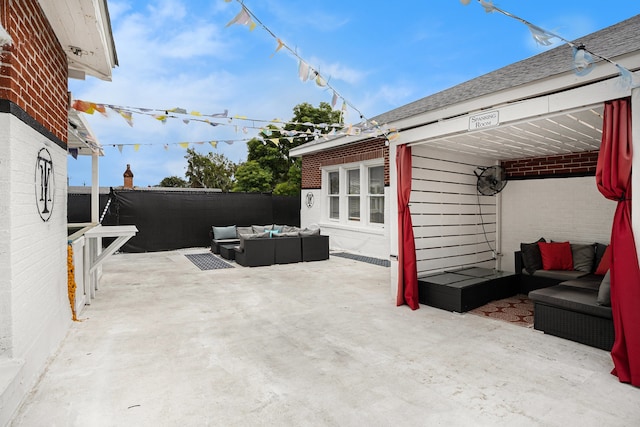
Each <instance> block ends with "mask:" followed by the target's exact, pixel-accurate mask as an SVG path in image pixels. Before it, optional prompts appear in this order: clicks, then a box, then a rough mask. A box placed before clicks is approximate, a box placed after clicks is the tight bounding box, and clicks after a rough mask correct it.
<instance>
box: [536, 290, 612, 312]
mask: <svg viewBox="0 0 640 427" xmlns="http://www.w3.org/2000/svg"><path fill="white" fill-rule="evenodd" d="M596 297H597V293H596V292H594V291H592V290H590V289H580V288H574V287H568V286H563V285H556V286H551V287H549V288H542V289H537V290H535V291H531V292H529V298H530V299H531V300H532V301H534V302H535V303H542V304H547V305H551V306H555V307H560V308H565V309H567V310H572V311H576V312H579V313H585V314H589V315H592V316H598V317H603V318H607V319H611V318H612V315H611V308H609V307H603V306H601V305H598V304H597V302H596Z"/></svg>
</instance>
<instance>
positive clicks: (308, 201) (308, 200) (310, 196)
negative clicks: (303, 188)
mask: <svg viewBox="0 0 640 427" xmlns="http://www.w3.org/2000/svg"><path fill="white" fill-rule="evenodd" d="M305 204H306V205H307V207H308V208H309V209H311V208H312V207H313V193H312V192H308V193H307V197H306V200H305Z"/></svg>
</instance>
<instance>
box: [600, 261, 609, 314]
mask: <svg viewBox="0 0 640 427" xmlns="http://www.w3.org/2000/svg"><path fill="white" fill-rule="evenodd" d="M610 271H611V270H609V271H607V274H605V275H604V278H603V279H602V282H600V287H599V288H598V300H597V301H598V304H600V305H602V306H605V307H611V277H610V276H609V273H610Z"/></svg>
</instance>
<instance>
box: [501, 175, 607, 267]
mask: <svg viewBox="0 0 640 427" xmlns="http://www.w3.org/2000/svg"><path fill="white" fill-rule="evenodd" d="M502 197H503V198H502V203H503V206H502V216H503V221H502V242H503V245H502V251H503V254H504V256H503V260H502V269H503V270H506V271H513V270H514V267H513V262H514V261H513V252H514V251H517V250H519V249H520V243H521V242H534V241H536V240H538V239H539V238H540V237H544V238H545V239H547V241H549V240H555V241H570V242H575V243H594V242H600V243H609V241H610V236H611V223H612V220H613V214H614V212H615V208H616V203H615V202H612V201H610V200H607V199H605V198H604V197H603V196H602V195H601V194H600V192H599V191H598V189H597V187H596V182H595V177H581V178H550V179H537V180H524V181H511V182H509V183H508V184H507V186H506V188H505V189H504V191H503V192H502Z"/></svg>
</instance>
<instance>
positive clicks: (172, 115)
mask: <svg viewBox="0 0 640 427" xmlns="http://www.w3.org/2000/svg"><path fill="white" fill-rule="evenodd" d="M72 108H73V109H75V110H77V111H80V112H84V113H87V114H93V113H94V112H95V111H99V112H101V114H102V115H103V116H105V117H108V114H107V108H109V109H112V110H114V111H115V112H117V113H118V114H119V115H120V116H122V117H123V118H124V119H125V120H126V122H127V123H128V124H129V126H133V116H132V115H133V114H140V115H146V116H150V117H153V118H154V119H156V120H158V121H159V122H161V123H163V124H164V123H166V122H167V120H168V119H182V121H183V122H184V123H185V124H189V123H190V122H191V121H195V122H202V123H206V124H208V125H210V126H213V127H216V126H232V127H233V128H234V130H235V132H236V133H239V132H242V133H243V134H247V133H248V132H249V129H256V130H259V131H260V132H262V133H263V134H265V135H267V136H269V135H271V133H272V132H280V133H281V134H283V135H284V136H286V137H293V136H296V135H300V134H305V135H307V136H308V134H312V135H318V136H323V135H329V136H337V135H360V134H361V133H364V134H375V135H376V136H379V135H382V134H385V133H386V132H388V129H387V127H384V126H383V127H381V126H379V125H378V123H377V122H375V121H374V120H371V121H370V122H368V123H365V124H364V125H362V126H353V125H348V126H346V127H345V125H344V124H342V123H311V122H289V121H282V120H280V119H273V120H264V119H255V118H249V117H246V116H240V115H236V116H233V117H229V116H228V110H225V112H224V113H218V114H201V113H199V112H191V113H187V112H186V110H185V109H184V108H179V107H178V108H171V109H160V108H144V107H128V106H119V105H111V104H101V103H96V102H90V101H84V100H74V101H73V103H72ZM158 113H161V114H158ZM194 113H195V114H194ZM176 114H180V115H190V116H198V117H212V118H213V117H217V118H223V117H227V121H226V122H221V121H212V120H209V119H202V118H189V119H186V118H184V117H179V116H178V115H176ZM234 120H236V121H238V120H240V121H246V122H250V124H247V125H244V126H242V128H240V127H239V126H238V125H237V124H235V123H234ZM257 124H267V125H266V126H258V125H257ZM287 125H292V126H305V127H307V130H304V131H301V130H286V129H284V127H285V126H287ZM311 129H313V130H311Z"/></svg>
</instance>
